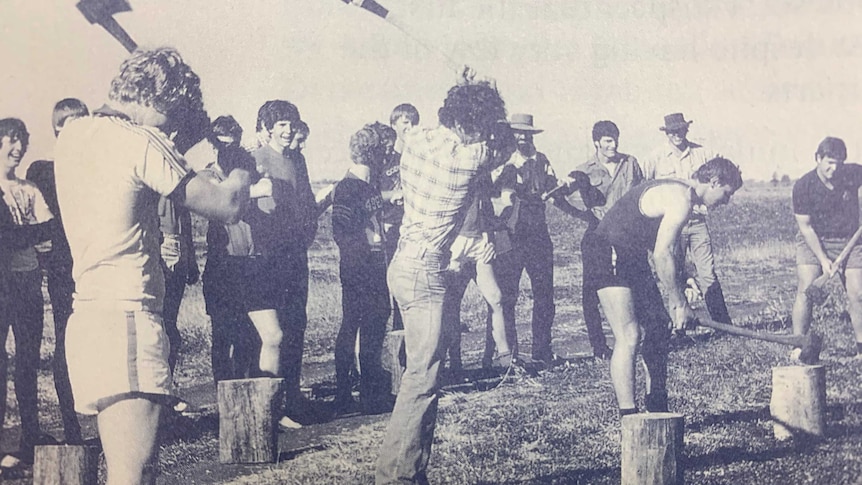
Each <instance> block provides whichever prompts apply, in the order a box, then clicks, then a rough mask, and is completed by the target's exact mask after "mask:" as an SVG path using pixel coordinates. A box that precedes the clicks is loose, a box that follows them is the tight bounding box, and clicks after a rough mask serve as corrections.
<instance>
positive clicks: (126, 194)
mask: <svg viewBox="0 0 862 485" xmlns="http://www.w3.org/2000/svg"><path fill="white" fill-rule="evenodd" d="M103 113H105V114H108V116H101V115H99V112H97V114H96V116H94V117H90V118H79V119H77V120H74V121H72V122H71V123H70V124H68V125H66V127H64V128H63V132H62V133H61V134H60V137H59V139H58V140H57V146H56V161H55V170H56V177H57V196H58V200H59V202H60V209H61V210H62V212H63V222H64V224H65V227H66V234H67V236H68V239H69V247H70V248H71V250H72V259H73V261H74V266H73V271H72V275H73V277H74V278H75V291H76V293H75V301H76V302H81V301H89V302H96V303H99V304H106V305H110V306H112V307H114V308H122V309H125V310H144V311H150V312H156V313H160V312H161V311H162V302H163V299H164V293H165V284H164V273H163V271H162V268H161V266H160V262H159V259H160V251H159V239H160V231H159V215H158V203H159V198H160V197H161V196H165V197H167V196H169V195H171V194H172V193H173V192H174V190H175V189H176V188H177V187H178V186H180V184H181V182H182V181H183V179H184V178H185V177H186V176H187V175H188V174H189V169H188V167H187V166H186V163H185V161H184V160H183V158H182V156H181V155H180V154H179V153H177V151H176V149H175V148H174V145H173V143H172V142H171V141H170V140H168V139H167V138H166V137H165V136H164V135H163V134H162V133H161V132H160V131H158V130H157V129H155V128H151V127H145V126H139V125H136V124H134V123H132V122H131V121H129V120H128V119H125V118H124V117H122V115H121V114H119V113H116V112H112V111H110V110H109V109H108V108H104V111H103Z"/></svg>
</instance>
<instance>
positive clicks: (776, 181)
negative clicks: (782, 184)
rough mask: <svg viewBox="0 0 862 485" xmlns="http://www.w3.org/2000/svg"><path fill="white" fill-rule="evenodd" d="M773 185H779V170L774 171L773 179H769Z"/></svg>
mask: <svg viewBox="0 0 862 485" xmlns="http://www.w3.org/2000/svg"><path fill="white" fill-rule="evenodd" d="M769 183H771V184H772V186H773V187H778V172H772V180H770V181H769Z"/></svg>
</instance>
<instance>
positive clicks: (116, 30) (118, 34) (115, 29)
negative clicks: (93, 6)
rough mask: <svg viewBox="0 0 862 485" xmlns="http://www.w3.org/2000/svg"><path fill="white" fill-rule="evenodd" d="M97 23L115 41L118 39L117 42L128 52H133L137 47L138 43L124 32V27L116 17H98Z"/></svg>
mask: <svg viewBox="0 0 862 485" xmlns="http://www.w3.org/2000/svg"><path fill="white" fill-rule="evenodd" d="M99 25H101V26H102V28H104V29H105V30H107V31H108V33H109V34H111V36H112V37H114V38H115V39H117V41H119V43H120V44H122V45H123V47H125V48H126V50H127V51H129V53H130V54H131V53H132V52H135V49H137V48H138V44H137V43H136V42H135V41H134V40H133V39H132V37H131V36H130V35H129V33H128V32H126V29H124V28H123V27H122V26H121V25H120V24H119V23H118V22H117V20H116V19H114V17H111V16H108V17H105V18H103V19H100V20H99Z"/></svg>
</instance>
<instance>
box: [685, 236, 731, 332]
mask: <svg viewBox="0 0 862 485" xmlns="http://www.w3.org/2000/svg"><path fill="white" fill-rule="evenodd" d="M687 229H688V232H689V234H688V237H689V239H688V245H689V246H688V249H689V252H690V254H691V259H692V262H693V263H694V267H695V270H696V271H697V274H696V275H695V281H696V282H697V286H698V288H700V289H701V291H703V299H704V302H705V303H706V309H707V311H708V312H709V316H710V318H712V319H713V320H715V321H716V322H720V323H726V324H728V325H732V324H733V322H732V321H731V319H730V314H729V313H728V311H727V304H726V303H725V301H724V292H722V291H721V283H719V281H718V276H717V275H716V274H715V259H714V257H713V254H712V240H711V239H710V237H709V228H708V227H707V225H706V221H696V222H693V223H690V224H689V225H688V228H687ZM683 281H685V280H683Z"/></svg>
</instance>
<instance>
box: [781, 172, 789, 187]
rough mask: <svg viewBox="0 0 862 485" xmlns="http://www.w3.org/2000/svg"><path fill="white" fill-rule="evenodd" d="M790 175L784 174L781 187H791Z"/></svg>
mask: <svg viewBox="0 0 862 485" xmlns="http://www.w3.org/2000/svg"><path fill="white" fill-rule="evenodd" d="M790 182H791V180H790V175H787V174H784V175H782V176H781V185H784V186H788V185H790Z"/></svg>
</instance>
